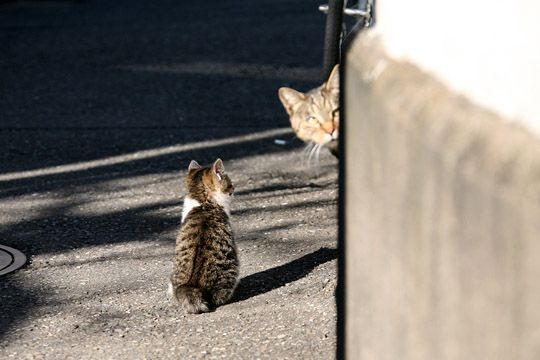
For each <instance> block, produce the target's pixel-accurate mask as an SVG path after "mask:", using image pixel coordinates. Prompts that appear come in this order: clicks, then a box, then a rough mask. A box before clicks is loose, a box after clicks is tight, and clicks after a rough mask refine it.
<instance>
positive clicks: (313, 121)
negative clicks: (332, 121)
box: [306, 116, 319, 125]
mask: <svg viewBox="0 0 540 360" xmlns="http://www.w3.org/2000/svg"><path fill="white" fill-rule="evenodd" d="M306 121H307V122H308V123H310V124H313V125H315V124H317V123H319V120H317V118H316V117H315V116H308V117H307V119H306Z"/></svg>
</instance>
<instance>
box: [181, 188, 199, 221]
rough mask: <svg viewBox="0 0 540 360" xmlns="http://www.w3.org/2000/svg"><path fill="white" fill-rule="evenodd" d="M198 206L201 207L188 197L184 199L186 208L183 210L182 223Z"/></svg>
mask: <svg viewBox="0 0 540 360" xmlns="http://www.w3.org/2000/svg"><path fill="white" fill-rule="evenodd" d="M198 206H201V203H200V202H198V201H197V200H195V199H192V198H190V197H189V196H188V195H186V197H185V198H184V207H183V209H182V222H184V219H185V218H186V216H188V214H189V212H190V211H191V210H193V208H196V207H198Z"/></svg>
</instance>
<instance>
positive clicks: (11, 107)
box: [0, 0, 337, 359]
mask: <svg viewBox="0 0 540 360" xmlns="http://www.w3.org/2000/svg"><path fill="white" fill-rule="evenodd" d="M318 5H319V2H317V1H289V0H287V1H285V0H266V1H264V0H249V1H248V0H230V1H218V0H212V1H203V2H201V1H171V0H169V1H167V0H160V1H138V0H133V1H115V2H107V1H91V0H89V1H84V0H74V1H43V0H39V1H16V2H15V1H14V2H1V3H0V44H1V47H0V149H1V151H0V244H1V245H5V246H9V247H11V248H15V249H18V250H20V251H22V252H23V253H24V254H25V255H26V257H27V259H28V262H27V265H26V266H24V267H23V268H21V269H19V270H17V271H15V272H12V273H10V274H7V275H2V276H0V358H2V359H4V358H7V359H9V358H17V359H20V358H37V359H39V358H44V359H64V358H66V359H67V358H78V359H162V358H163V359H168V358H170V359H192V358H193V359H198V358H209V359H212V358H223V359H258V358H260V359H331V358H333V357H334V352H335V344H336V335H335V321H336V312H335V304H334V288H335V281H336V280H335V279H336V269H335V267H336V257H337V253H336V250H335V249H336V234H337V220H336V207H337V206H336V205H337V161H336V160H335V159H334V158H333V157H332V156H331V155H330V154H328V153H326V152H322V153H321V154H320V158H319V159H315V158H313V157H312V158H309V155H308V154H306V153H305V152H304V147H303V144H302V143H301V142H300V141H299V140H297V139H296V138H295V137H294V135H293V134H292V133H291V131H290V130H289V129H288V121H287V117H286V115H285V112H284V111H283V110H282V109H281V105H280V104H279V100H278V98H277V95H276V93H277V89H278V88H279V87H280V86H291V87H295V88H299V89H309V88H311V87H313V86H316V85H317V84H318V83H319V82H320V81H321V62H322V43H323V30H324V16H323V15H321V14H320V13H319V12H318V11H317V6H318ZM276 139H279V140H283V141H278V142H276V141H275V140H276ZM218 157H220V158H222V159H223V160H224V163H225V167H226V169H227V171H228V172H229V175H230V177H231V178H232V180H233V182H234V183H235V188H236V194H235V198H234V202H233V204H232V220H233V227H234V229H235V233H236V239H237V243H238V247H239V257H240V261H241V281H240V284H239V286H238V288H237V291H236V294H235V296H234V297H233V299H232V301H231V302H230V303H229V304H227V305H225V306H222V307H220V308H218V309H217V310H216V311H215V312H212V313H208V314H203V315H185V314H183V313H182V312H181V311H179V310H178V309H177V308H176V307H174V306H173V305H172V304H171V303H170V301H169V300H168V298H167V296H166V288H167V278H168V276H169V274H170V271H171V269H172V262H171V259H172V256H173V253H174V241H175V236H176V233H177V231H178V227H179V222H180V215H181V209H182V197H183V195H184V189H183V187H182V179H183V176H184V175H185V173H186V170H187V166H188V164H189V162H190V161H191V160H192V159H195V160H197V161H198V162H199V163H201V164H207V163H210V162H211V161H213V160H215V159H216V158H218Z"/></svg>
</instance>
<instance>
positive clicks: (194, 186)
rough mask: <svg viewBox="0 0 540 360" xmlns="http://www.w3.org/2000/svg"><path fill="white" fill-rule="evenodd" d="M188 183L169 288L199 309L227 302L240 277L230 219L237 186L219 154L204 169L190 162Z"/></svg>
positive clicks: (192, 308) (182, 302) (187, 307)
mask: <svg viewBox="0 0 540 360" xmlns="http://www.w3.org/2000/svg"><path fill="white" fill-rule="evenodd" d="M185 184H186V197H185V199H184V208H183V211H182V224H181V227H180V233H179V235H178V237H177V239H176V250H175V258H174V264H173V272H172V275H171V278H170V280H171V282H170V286H169V291H170V292H171V293H172V296H173V297H174V299H176V300H177V301H178V303H179V304H180V305H181V306H182V307H183V308H184V309H185V310H186V312H187V313H190V314H198V313H203V312H208V311H212V310H213V309H214V308H216V307H217V306H220V305H222V304H224V303H225V302H226V301H227V300H229V299H230V297H231V295H232V294H233V291H234V289H235V287H236V285H237V282H238V275H239V269H238V268H239V262H238V255H237V250H236V244H235V242H234V238H233V232H232V228H231V224H230V222H229V216H230V201H231V198H232V194H233V191H234V186H233V184H232V182H231V179H230V178H229V176H228V175H227V174H225V168H224V166H223V162H222V161H221V160H220V159H217V160H216V161H215V162H214V164H213V165H212V166H210V167H204V168H203V167H202V166H200V165H199V164H198V163H197V162H196V161H192V162H191V163H190V164H189V168H188V174H187V177H186V179H185Z"/></svg>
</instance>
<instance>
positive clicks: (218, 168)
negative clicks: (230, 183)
mask: <svg viewBox="0 0 540 360" xmlns="http://www.w3.org/2000/svg"><path fill="white" fill-rule="evenodd" d="M212 172H213V173H214V175H215V176H216V177H217V178H218V180H221V179H222V178H223V175H225V166H223V161H221V159H217V160H216V161H215V162H214V165H212Z"/></svg>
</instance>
